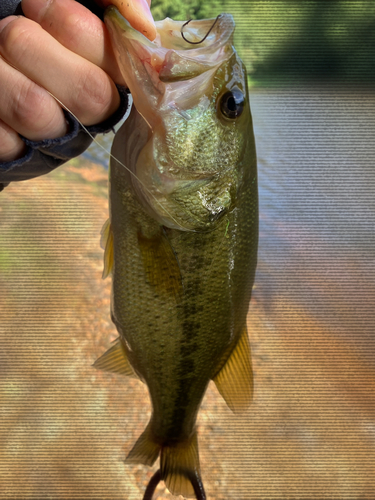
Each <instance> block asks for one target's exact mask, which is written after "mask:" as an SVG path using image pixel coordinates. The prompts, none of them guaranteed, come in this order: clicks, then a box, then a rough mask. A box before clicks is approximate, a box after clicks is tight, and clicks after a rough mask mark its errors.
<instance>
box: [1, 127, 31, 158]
mask: <svg viewBox="0 0 375 500" xmlns="http://www.w3.org/2000/svg"><path fill="white" fill-rule="evenodd" d="M24 149H25V145H24V143H23V142H22V140H21V138H20V137H19V135H18V134H17V132H15V131H14V130H13V129H11V128H10V127H9V126H8V125H7V124H6V123H4V122H3V121H1V120H0V161H2V162H7V161H12V160H15V159H16V158H18V157H19V156H20V155H21V154H22V152H23V151H24Z"/></svg>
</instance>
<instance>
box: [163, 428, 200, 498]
mask: <svg viewBox="0 0 375 500" xmlns="http://www.w3.org/2000/svg"><path fill="white" fill-rule="evenodd" d="M160 470H161V477H162V479H163V481H164V482H165V484H166V485H167V488H168V489H169V490H170V492H171V493H172V494H173V495H176V496H177V495H182V496H184V497H188V498H191V497H192V498H195V493H194V488H193V485H192V483H191V479H189V478H192V477H195V478H197V479H198V480H199V481H201V476H200V466H199V454H198V440H197V433H196V431H194V434H193V435H192V436H191V437H190V438H189V439H188V440H186V441H183V442H180V443H176V444H175V445H173V446H163V447H162V449H161V456H160Z"/></svg>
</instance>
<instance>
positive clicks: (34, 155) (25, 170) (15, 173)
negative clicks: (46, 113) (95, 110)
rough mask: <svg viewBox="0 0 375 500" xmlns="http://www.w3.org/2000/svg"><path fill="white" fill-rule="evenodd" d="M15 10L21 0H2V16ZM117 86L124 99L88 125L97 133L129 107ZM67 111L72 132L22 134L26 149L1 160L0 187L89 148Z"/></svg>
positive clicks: (43, 171)
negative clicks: (56, 135)
mask: <svg viewBox="0 0 375 500" xmlns="http://www.w3.org/2000/svg"><path fill="white" fill-rule="evenodd" d="M80 3H81V4H83V5H85V6H86V7H88V8H89V9H90V10H92V11H93V12H94V13H95V14H98V15H99V16H100V17H101V12H102V11H101V9H99V7H98V6H97V5H96V4H95V3H94V2H93V1H92V0H80ZM12 14H17V15H19V14H22V10H21V4H20V0H0V19H3V18H4V17H7V16H9V15H12ZM117 89H118V91H119V94H120V100H121V102H120V106H119V108H118V109H117V111H116V112H115V113H114V114H113V115H112V116H111V117H110V118H109V119H107V120H105V121H104V122H102V123H100V124H98V125H93V126H90V127H87V129H88V131H89V132H90V134H91V135H93V136H94V137H95V135H96V134H99V133H105V132H108V131H109V130H112V129H113V127H114V126H115V125H116V124H117V123H118V122H119V121H120V120H121V118H122V117H123V116H124V114H125V112H126V110H127V107H128V92H127V90H126V89H125V88H124V87H120V86H117ZM64 113H65V116H66V119H67V121H68V124H69V132H68V133H67V134H66V135H65V136H64V137H59V138H57V139H46V140H43V141H38V142H35V141H30V140H28V139H26V138H24V137H22V136H21V138H22V140H23V141H24V142H25V144H26V152H25V154H24V156H23V157H22V158H19V159H18V160H14V161H11V162H0V191H1V190H2V189H3V188H4V187H5V186H7V185H8V184H9V182H13V181H24V180H27V179H32V178H33V177H38V176H40V175H44V174H47V173H48V172H50V171H51V170H53V169H55V168H56V167H58V166H60V165H62V164H63V163H65V162H66V161H68V160H70V159H71V158H74V157H75V156H79V155H80V154H81V153H83V151H85V150H86V149H87V148H88V146H89V145H90V144H91V142H92V139H91V137H90V136H89V135H88V134H87V133H86V132H85V131H84V130H83V128H82V127H81V125H80V124H79V123H78V122H77V120H76V119H75V118H74V117H73V116H72V115H71V114H70V113H68V112H65V111H64Z"/></svg>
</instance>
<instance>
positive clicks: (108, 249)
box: [100, 219, 113, 279]
mask: <svg viewBox="0 0 375 500" xmlns="http://www.w3.org/2000/svg"><path fill="white" fill-rule="evenodd" d="M100 234H101V238H100V246H101V247H102V248H103V250H104V269H103V274H102V278H103V279H105V278H106V277H107V276H108V275H109V274H111V272H112V267H113V234H112V230H111V222H110V220H109V219H108V220H107V221H106V222H105V223H104V225H103V228H102V230H101V233H100Z"/></svg>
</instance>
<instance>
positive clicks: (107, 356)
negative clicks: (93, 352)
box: [93, 338, 138, 378]
mask: <svg viewBox="0 0 375 500" xmlns="http://www.w3.org/2000/svg"><path fill="white" fill-rule="evenodd" d="M93 367H94V368H97V369H98V370H104V371H107V372H112V373H118V374H120V375H127V376H128V377H133V378H138V376H137V374H136V373H135V371H134V370H133V368H132V366H131V364H130V362H129V360H128V357H127V355H126V351H125V349H124V346H123V345H122V342H121V340H120V338H118V339H117V340H116V341H115V344H114V345H113V346H112V347H111V348H110V349H108V351H106V352H105V353H104V354H103V355H102V356H100V358H98V359H97V360H96V361H95V363H94V364H93Z"/></svg>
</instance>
